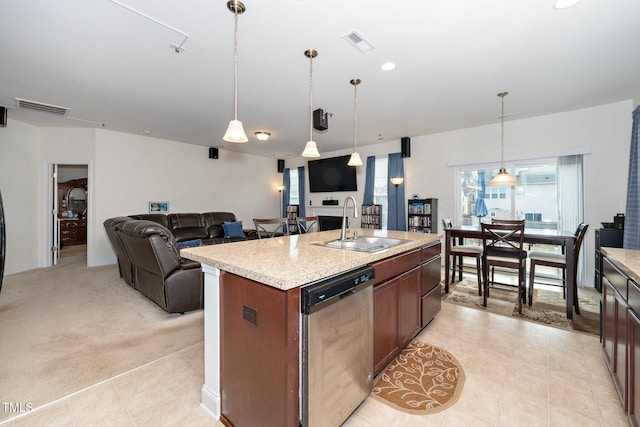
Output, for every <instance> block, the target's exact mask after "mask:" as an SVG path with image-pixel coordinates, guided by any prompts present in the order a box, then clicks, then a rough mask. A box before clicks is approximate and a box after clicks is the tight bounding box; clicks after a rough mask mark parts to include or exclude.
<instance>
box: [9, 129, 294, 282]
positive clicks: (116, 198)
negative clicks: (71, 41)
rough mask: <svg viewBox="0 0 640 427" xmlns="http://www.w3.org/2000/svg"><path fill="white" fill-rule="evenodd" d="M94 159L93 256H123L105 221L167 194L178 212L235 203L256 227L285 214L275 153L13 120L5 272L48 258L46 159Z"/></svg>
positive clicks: (104, 260)
mask: <svg viewBox="0 0 640 427" xmlns="http://www.w3.org/2000/svg"><path fill="white" fill-rule="evenodd" d="M53 163H57V164H87V165H88V166H89V170H88V175H89V189H88V197H89V207H88V212H87V213H88V222H87V263H88V265H90V266H96V265H104V264H111V263H115V262H116V258H115V255H114V254H113V251H112V250H111V247H110V245H109V243H108V240H107V238H106V235H105V232H104V228H103V225H102V223H103V221H104V220H105V219H107V218H109V217H112V216H120V215H129V214H136V213H147V212H148V202H149V201H151V200H166V201H169V203H170V211H171V212H205V211H228V212H233V213H235V214H236V216H237V217H238V219H240V220H242V221H243V222H244V223H245V224H246V228H252V226H253V224H252V219H253V218H254V217H265V216H266V217H275V216H278V211H279V209H278V206H279V194H278V192H277V190H276V189H275V186H276V185H278V184H279V183H280V182H282V176H281V174H278V173H277V168H276V160H275V159H270V158H265V157H258V156H248V155H241V154H234V153H231V152H228V151H224V150H220V158H219V159H217V160H213V159H209V158H208V148H207V147H202V146H195V145H191V144H184V143H180V142H175V141H167V140H161V139H157V138H149V137H146V136H137V135H130V134H125V133H119V132H112V131H107V130H102V129H99V130H94V129H85V128H37V127H33V126H30V125H26V124H24V123H21V122H17V121H14V120H11V119H10V121H9V123H8V126H7V127H6V128H1V129H0V191H2V197H3V201H4V208H5V216H6V225H7V259H6V264H5V274H7V275H9V274H14V273H17V272H20V271H24V270H28V269H32V268H37V267H43V266H45V265H46V263H47V254H48V252H47V246H48V244H47V229H46V228H47V218H48V217H47V211H48V208H47V204H48V203H47V182H48V178H47V167H48V165H49V164H53Z"/></svg>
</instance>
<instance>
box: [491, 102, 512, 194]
mask: <svg viewBox="0 0 640 427" xmlns="http://www.w3.org/2000/svg"><path fill="white" fill-rule="evenodd" d="M507 95H509V92H500V93H499V94H498V96H499V97H500V98H501V99H502V114H501V115H500V120H501V123H502V128H501V140H500V144H501V145H500V162H501V163H500V171H499V172H498V174H497V175H496V176H494V177H493V178H492V179H491V181H489V183H488V184H487V185H488V186H491V187H513V186H515V185H519V184H518V181H517V180H516V179H515V178H514V177H513V176H511V175H510V174H509V173H508V172H507V169H506V168H505V167H504V97H505V96H507Z"/></svg>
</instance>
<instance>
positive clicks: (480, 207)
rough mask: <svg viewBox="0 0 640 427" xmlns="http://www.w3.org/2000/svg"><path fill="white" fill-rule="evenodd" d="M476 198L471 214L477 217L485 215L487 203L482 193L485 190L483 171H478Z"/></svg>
mask: <svg viewBox="0 0 640 427" xmlns="http://www.w3.org/2000/svg"><path fill="white" fill-rule="evenodd" d="M478 187H479V188H478V200H476V205H475V208H474V210H473V214H474V215H475V216H477V217H478V218H482V217H483V216H487V213H488V212H487V205H486V204H485V203H484V195H485V193H486V191H487V187H486V184H485V178H484V171H478Z"/></svg>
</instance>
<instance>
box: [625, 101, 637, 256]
mask: <svg viewBox="0 0 640 427" xmlns="http://www.w3.org/2000/svg"><path fill="white" fill-rule="evenodd" d="M638 133H640V106H638V107H636V109H635V110H633V124H632V126H631V148H630V151H629V176H628V179H627V206H626V209H625V218H624V242H623V247H624V248H625V249H640V187H639V186H638V179H640V171H639V170H638V168H640V164H639V162H638Z"/></svg>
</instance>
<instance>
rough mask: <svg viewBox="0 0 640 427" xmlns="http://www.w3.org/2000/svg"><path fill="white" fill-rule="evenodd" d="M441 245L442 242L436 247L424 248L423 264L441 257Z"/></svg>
mask: <svg viewBox="0 0 640 427" xmlns="http://www.w3.org/2000/svg"><path fill="white" fill-rule="evenodd" d="M441 250H442V249H441V244H440V242H438V243H436V244H435V245H431V246H423V247H422V262H425V261H427V260H429V259H431V258H434V257H436V256H439V255H440V252H441Z"/></svg>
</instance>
